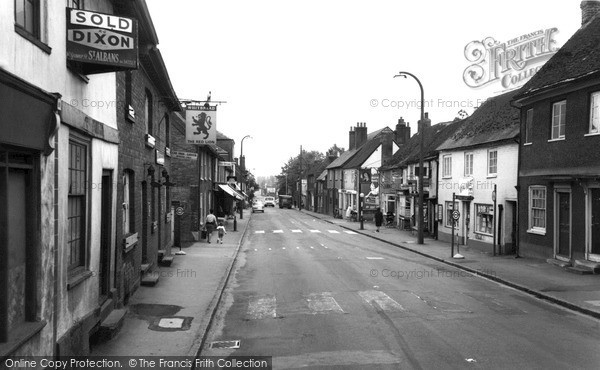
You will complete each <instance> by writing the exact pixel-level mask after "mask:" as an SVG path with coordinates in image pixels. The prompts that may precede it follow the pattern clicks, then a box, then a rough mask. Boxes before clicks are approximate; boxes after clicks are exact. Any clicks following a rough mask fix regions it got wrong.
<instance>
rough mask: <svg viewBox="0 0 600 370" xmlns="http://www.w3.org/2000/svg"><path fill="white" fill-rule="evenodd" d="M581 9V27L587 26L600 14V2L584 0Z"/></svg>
mask: <svg viewBox="0 0 600 370" xmlns="http://www.w3.org/2000/svg"><path fill="white" fill-rule="evenodd" d="M580 8H581V25H582V26H583V25H585V24H586V23H588V22H589V21H591V20H592V19H593V18H594V17H595V16H596V15H597V14H598V13H600V1H598V0H583V1H582V2H581V5H580Z"/></svg>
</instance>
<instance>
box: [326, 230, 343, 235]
mask: <svg viewBox="0 0 600 370" xmlns="http://www.w3.org/2000/svg"><path fill="white" fill-rule="evenodd" d="M327 231H329V233H330V234H339V233H340V232H339V231H337V230H327Z"/></svg>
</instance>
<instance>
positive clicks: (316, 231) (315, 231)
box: [310, 230, 321, 233]
mask: <svg viewBox="0 0 600 370" xmlns="http://www.w3.org/2000/svg"><path fill="white" fill-rule="evenodd" d="M310 232H311V233H320V232H321V230H311V231H310Z"/></svg>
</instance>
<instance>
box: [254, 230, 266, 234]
mask: <svg viewBox="0 0 600 370" xmlns="http://www.w3.org/2000/svg"><path fill="white" fill-rule="evenodd" d="M254 233H255V234H264V233H265V231H264V230H257V231H255V232H254Z"/></svg>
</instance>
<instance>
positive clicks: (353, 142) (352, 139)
mask: <svg viewBox="0 0 600 370" xmlns="http://www.w3.org/2000/svg"><path fill="white" fill-rule="evenodd" d="M348 137H349V143H348V150H352V149H354V148H355V147H356V132H355V131H354V127H352V126H350V132H348Z"/></svg>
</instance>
